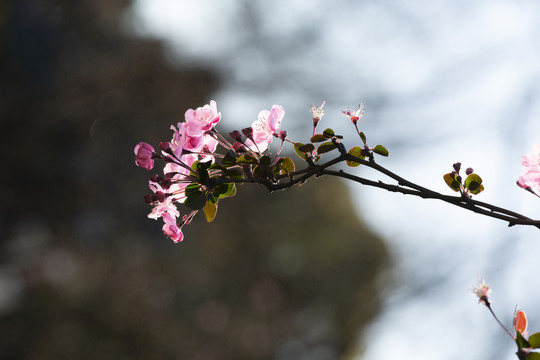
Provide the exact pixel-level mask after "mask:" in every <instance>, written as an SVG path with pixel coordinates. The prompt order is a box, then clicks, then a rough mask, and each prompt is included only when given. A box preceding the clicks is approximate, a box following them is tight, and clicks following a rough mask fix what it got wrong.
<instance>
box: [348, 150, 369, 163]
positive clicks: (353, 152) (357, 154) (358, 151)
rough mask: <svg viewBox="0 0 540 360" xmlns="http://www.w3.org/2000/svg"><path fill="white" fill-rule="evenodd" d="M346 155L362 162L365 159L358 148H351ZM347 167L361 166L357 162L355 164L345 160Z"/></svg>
mask: <svg viewBox="0 0 540 360" xmlns="http://www.w3.org/2000/svg"><path fill="white" fill-rule="evenodd" d="M347 154H349V155H352V156H354V157H357V158H359V159H362V160H364V159H365V158H366V157H365V156H364V155H363V154H362V148H361V147H360V146H355V147H353V148H352V149H351V150H349V152H348V153H347ZM347 165H349V166H350V167H357V166H360V165H361V164H360V163H359V162H356V161H349V160H347Z"/></svg>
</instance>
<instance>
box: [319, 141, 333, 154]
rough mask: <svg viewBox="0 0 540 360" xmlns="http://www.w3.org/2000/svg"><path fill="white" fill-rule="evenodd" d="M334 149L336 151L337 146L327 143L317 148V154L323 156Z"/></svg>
mask: <svg viewBox="0 0 540 360" xmlns="http://www.w3.org/2000/svg"><path fill="white" fill-rule="evenodd" d="M334 149H336V145H335V144H334V143H333V142H331V141H327V142H325V143H322V144H321V145H319V147H318V148H317V154H319V155H321V154H324V153H327V152H329V151H332V150H334Z"/></svg>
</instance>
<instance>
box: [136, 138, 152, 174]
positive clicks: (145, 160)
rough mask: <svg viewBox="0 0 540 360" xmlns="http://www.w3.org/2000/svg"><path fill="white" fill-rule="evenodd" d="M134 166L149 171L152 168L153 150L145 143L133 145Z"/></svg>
mask: <svg viewBox="0 0 540 360" xmlns="http://www.w3.org/2000/svg"><path fill="white" fill-rule="evenodd" d="M134 152H135V164H137V166H140V167H142V168H144V169H146V170H151V169H152V168H153V167H154V157H153V154H154V148H153V147H152V146H151V145H149V144H147V143H145V142H140V143H138V144H137V145H135V149H134Z"/></svg>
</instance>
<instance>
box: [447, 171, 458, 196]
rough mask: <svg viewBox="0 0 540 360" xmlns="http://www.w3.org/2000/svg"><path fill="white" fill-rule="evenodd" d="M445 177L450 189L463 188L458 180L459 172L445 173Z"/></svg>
mask: <svg viewBox="0 0 540 360" xmlns="http://www.w3.org/2000/svg"><path fill="white" fill-rule="evenodd" d="M443 179H444V181H445V182H446V185H448V187H449V188H450V189H452V190H454V191H456V192H457V191H459V189H460V188H461V183H460V182H459V181H457V174H452V173H448V174H444V176H443Z"/></svg>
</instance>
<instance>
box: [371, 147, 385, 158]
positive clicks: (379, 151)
mask: <svg viewBox="0 0 540 360" xmlns="http://www.w3.org/2000/svg"><path fill="white" fill-rule="evenodd" d="M373 152H374V153H377V154H379V155H382V156H388V150H386V148H385V147H384V146H382V145H377V146H375V147H374V148H373Z"/></svg>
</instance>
